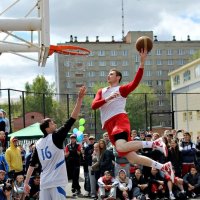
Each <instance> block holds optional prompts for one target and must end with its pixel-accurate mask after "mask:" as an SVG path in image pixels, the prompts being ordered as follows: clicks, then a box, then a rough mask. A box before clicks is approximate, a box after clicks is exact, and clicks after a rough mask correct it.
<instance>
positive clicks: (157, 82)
mask: <svg viewBox="0 0 200 200" xmlns="http://www.w3.org/2000/svg"><path fill="white" fill-rule="evenodd" d="M156 85H157V86H163V85H164V81H163V80H157V81H156Z"/></svg>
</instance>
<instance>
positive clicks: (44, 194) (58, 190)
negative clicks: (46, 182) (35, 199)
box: [39, 186, 67, 200]
mask: <svg viewBox="0 0 200 200" xmlns="http://www.w3.org/2000/svg"><path fill="white" fill-rule="evenodd" d="M66 196H67V195H66V187H64V186H60V187H53V188H48V189H42V190H40V195H39V199H40V200H47V199H48V200H66Z"/></svg>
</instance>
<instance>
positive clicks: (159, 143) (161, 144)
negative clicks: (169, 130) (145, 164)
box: [152, 138, 168, 157]
mask: <svg viewBox="0 0 200 200" xmlns="http://www.w3.org/2000/svg"><path fill="white" fill-rule="evenodd" d="M152 148H153V149H158V150H159V151H161V152H162V153H163V154H164V156H165V157H167V155H168V150H167V146H166V144H165V143H164V142H163V139H162V138H158V139H157V140H155V141H153V145H152Z"/></svg>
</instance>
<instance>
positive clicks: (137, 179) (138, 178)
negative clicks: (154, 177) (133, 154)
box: [132, 169, 149, 200]
mask: <svg viewBox="0 0 200 200" xmlns="http://www.w3.org/2000/svg"><path fill="white" fill-rule="evenodd" d="M132 188H133V199H134V200H135V199H138V198H140V199H142V198H143V199H149V196H148V183H147V181H146V180H145V179H144V177H143V174H142V171H141V170H140V169H136V170H135V175H134V177H133V179H132Z"/></svg>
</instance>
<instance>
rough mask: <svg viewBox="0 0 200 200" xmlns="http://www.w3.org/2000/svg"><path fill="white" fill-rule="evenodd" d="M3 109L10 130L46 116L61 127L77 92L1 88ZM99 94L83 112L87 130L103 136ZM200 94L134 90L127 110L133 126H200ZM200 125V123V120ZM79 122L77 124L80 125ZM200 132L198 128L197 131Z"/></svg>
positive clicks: (87, 100) (90, 97)
mask: <svg viewBox="0 0 200 200" xmlns="http://www.w3.org/2000/svg"><path fill="white" fill-rule="evenodd" d="M0 91H1V96H2V98H1V101H0V108H1V109H4V110H5V111H6V113H7V118H8V119H9V121H10V124H11V130H10V132H14V131H16V130H19V129H21V128H24V127H27V126H29V125H30V124H33V123H35V122H40V121H41V119H43V118H45V117H51V118H53V119H54V120H55V121H56V123H57V124H58V126H60V125H62V123H63V122H64V121H65V120H66V119H67V118H69V117H70V113H71V112H72V109H73V107H74V105H75V100H76V96H77V94H46V93H30V92H29V93H28V92H25V91H20V90H13V89H1V90H0ZM94 96H95V94H87V95H86V97H85V99H84V102H83V105H82V109H81V113H80V116H79V117H80V118H85V119H86V123H85V132H87V133H89V134H93V135H95V136H96V137H97V138H99V137H100V136H99V135H100V133H102V132H103V130H102V129H101V123H100V117H99V111H94V110H91V102H92V100H93V98H94ZM199 102H200V93H170V94H152V93H151V94H149V93H132V94H130V95H129V97H128V99H127V105H126V110H127V113H128V115H129V118H130V122H131V128H132V129H136V130H152V129H153V128H155V127H157V128H159V127H160V128H163V127H164V128H172V129H173V128H176V129H185V130H192V131H193V129H194V127H196V129H198V126H197V124H198V122H199V121H198V120H200V104H199ZM199 124H200V123H199ZM78 126H79V125H78V122H76V123H75V125H74V127H78ZM196 129H195V131H197V132H198V130H196Z"/></svg>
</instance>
